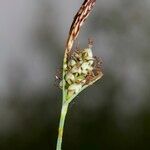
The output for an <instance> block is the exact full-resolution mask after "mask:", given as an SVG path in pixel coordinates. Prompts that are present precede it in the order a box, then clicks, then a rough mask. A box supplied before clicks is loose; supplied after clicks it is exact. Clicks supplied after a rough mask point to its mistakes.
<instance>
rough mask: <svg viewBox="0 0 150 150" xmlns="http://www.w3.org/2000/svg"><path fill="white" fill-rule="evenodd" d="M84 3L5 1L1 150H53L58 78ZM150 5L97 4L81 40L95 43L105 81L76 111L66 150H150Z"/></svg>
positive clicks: (135, 0)
mask: <svg viewBox="0 0 150 150" xmlns="http://www.w3.org/2000/svg"><path fill="white" fill-rule="evenodd" d="M82 2H83V1H82V0H76V1H75V0H61V1H60V0H38V1H37V0H30V1H29V0H28V1H27V0H13V1H10V0H0V150H27V149H28V150H33V149H35V150H54V149H55V144H56V139H57V128H58V122H59V116H60V110H61V90H60V89H59V88H58V87H57V86H55V75H56V72H57V69H58V68H61V66H62V59H63V53H64V46H65V42H66V39H67V36H68V31H69V28H70V25H71V22H72V19H73V16H74V15H75V13H76V12H77V10H78V9H79V7H80V5H81V3H82ZM149 18H150V1H149V0H97V3H96V6H95V8H94V10H93V12H92V14H91V15H90V16H89V18H88V20H87V22H86V23H85V25H84V26H83V28H82V30H81V32H80V34H79V38H78V39H77V41H78V42H76V44H77V43H79V45H80V47H81V48H85V47H87V40H88V38H89V37H92V38H93V39H94V48H93V51H94V54H95V55H97V56H100V57H101V58H102V60H103V72H104V76H103V78H102V79H101V80H100V81H98V82H97V83H96V84H95V85H93V86H91V87H89V88H88V89H86V90H85V91H84V92H82V93H81V94H80V95H79V96H78V97H77V98H76V99H75V100H74V101H73V102H72V103H71V105H70V108H69V112H68V115H67V121H66V125H65V133H64V141H63V149H64V150H91V149H94V150H114V149H115V150H141V149H142V150H149V149H150V102H149V100H150V19H149Z"/></svg>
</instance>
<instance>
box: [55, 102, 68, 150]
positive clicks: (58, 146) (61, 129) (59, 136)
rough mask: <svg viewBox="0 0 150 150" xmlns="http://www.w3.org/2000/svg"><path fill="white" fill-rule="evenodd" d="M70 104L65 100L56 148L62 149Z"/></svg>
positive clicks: (57, 149)
mask: <svg viewBox="0 0 150 150" xmlns="http://www.w3.org/2000/svg"><path fill="white" fill-rule="evenodd" d="M68 106H69V103H68V102H65V103H63V104H62V108H61V116H60V122H59V128H58V138H57V146H56V150H61V144H62V137H63V130H64V123H65V118H66V114H67V110H68Z"/></svg>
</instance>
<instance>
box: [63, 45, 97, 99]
mask: <svg viewBox="0 0 150 150" xmlns="http://www.w3.org/2000/svg"><path fill="white" fill-rule="evenodd" d="M94 61H95V58H94V57H93V53H92V49H91V48H86V49H83V50H77V51H74V52H73V54H72V55H71V57H70V58H69V60H68V61H67V63H66V64H64V65H65V66H64V71H65V76H64V80H65V90H66V96H67V99H70V98H71V97H72V96H73V95H74V94H77V93H78V92H79V91H80V90H81V89H82V87H83V86H84V85H86V84H87V77H88V76H89V75H91V74H93V69H94V65H93V64H94Z"/></svg>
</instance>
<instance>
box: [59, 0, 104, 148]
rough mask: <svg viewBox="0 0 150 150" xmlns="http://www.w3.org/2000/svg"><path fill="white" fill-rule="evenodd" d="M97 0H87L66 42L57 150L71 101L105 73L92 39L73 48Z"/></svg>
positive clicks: (74, 21) (77, 15)
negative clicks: (96, 55) (94, 50)
mask: <svg viewBox="0 0 150 150" xmlns="http://www.w3.org/2000/svg"><path fill="white" fill-rule="evenodd" d="M95 2H96V0H85V1H84V2H83V4H82V5H81V7H80V9H79V11H78V12H77V14H76V15H75V17H74V20H73V22H72V25H71V28H70V31H69V36H68V40H67V43H66V48H65V53H64V60H63V70H62V80H61V81H60V87H61V89H62V109H61V115H60V123H59V128H58V138H57V145H56V150H61V146H62V138H63V131H64V123H65V118H66V114H67V111H68V106H69V104H70V102H71V101H72V100H73V99H74V98H75V97H76V96H77V95H78V94H79V93H80V92H81V91H83V90H84V89H85V88H87V87H88V86H90V85H92V84H93V83H94V82H96V81H97V80H99V79H100V78H101V77H102V76H103V73H102V71H101V61H100V60H99V59H98V58H97V57H94V56H93V52H92V45H93V43H92V41H91V40H89V43H88V47H87V48H84V49H76V50H72V47H73V43H74V41H75V40H76V38H77V36H78V34H79V31H80V28H81V26H82V25H83V23H84V22H85V20H86V19H87V17H88V16H89V14H90V12H91V10H92V8H93V6H94V4H95Z"/></svg>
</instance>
